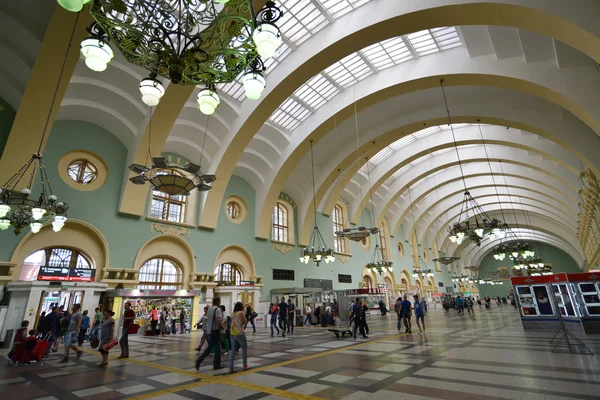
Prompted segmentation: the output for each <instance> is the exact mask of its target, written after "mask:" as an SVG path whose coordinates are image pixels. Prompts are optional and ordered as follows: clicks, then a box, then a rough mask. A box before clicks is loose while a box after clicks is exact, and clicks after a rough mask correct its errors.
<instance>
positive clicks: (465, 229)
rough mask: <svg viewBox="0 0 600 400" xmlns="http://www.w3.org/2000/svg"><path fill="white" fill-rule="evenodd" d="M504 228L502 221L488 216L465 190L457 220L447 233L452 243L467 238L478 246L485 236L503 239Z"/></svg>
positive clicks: (505, 227) (458, 242)
mask: <svg viewBox="0 0 600 400" xmlns="http://www.w3.org/2000/svg"><path fill="white" fill-rule="evenodd" d="M506 229H507V226H506V224H505V223H504V222H502V221H500V220H499V219H496V218H491V217H489V216H488V215H487V214H486V212H485V211H484V210H483V208H481V206H480V205H479V204H477V201H475V199H474V198H473V196H471V193H470V192H469V191H468V190H465V193H464V197H463V201H462V204H461V210H460V214H459V220H458V222H455V223H454V224H452V225H451V226H450V228H449V229H448V233H449V234H450V241H451V242H452V243H456V244H461V243H462V242H463V241H464V239H465V238H469V239H471V240H472V241H473V242H475V243H476V244H477V245H478V246H479V245H481V241H482V240H483V239H484V237H486V236H487V237H488V238H490V239H491V240H494V239H496V238H498V239H503V238H504V237H505V236H506Z"/></svg>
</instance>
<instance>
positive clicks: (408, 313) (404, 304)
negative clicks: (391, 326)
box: [400, 295, 412, 333]
mask: <svg viewBox="0 0 600 400" xmlns="http://www.w3.org/2000/svg"><path fill="white" fill-rule="evenodd" d="M400 312H401V315H400V318H401V319H402V321H403V322H404V327H405V328H406V330H405V331H404V333H412V322H411V321H410V319H411V317H412V305H411V304H410V301H409V300H408V297H407V296H406V295H404V297H403V298H402V301H401V302H400Z"/></svg>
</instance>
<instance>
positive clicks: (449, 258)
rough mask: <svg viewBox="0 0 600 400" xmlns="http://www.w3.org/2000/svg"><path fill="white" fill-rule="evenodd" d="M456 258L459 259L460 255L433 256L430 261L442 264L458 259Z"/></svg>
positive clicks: (448, 263)
mask: <svg viewBox="0 0 600 400" xmlns="http://www.w3.org/2000/svg"><path fill="white" fill-rule="evenodd" d="M458 260H460V257H456V256H443V257H438V258H434V259H433V260H432V261H433V262H439V263H440V264H444V265H450V264H452V263H453V262H454V261H458Z"/></svg>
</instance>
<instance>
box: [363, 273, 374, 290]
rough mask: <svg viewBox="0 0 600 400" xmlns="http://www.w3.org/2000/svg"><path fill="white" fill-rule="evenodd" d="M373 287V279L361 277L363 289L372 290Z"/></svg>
mask: <svg viewBox="0 0 600 400" xmlns="http://www.w3.org/2000/svg"><path fill="white" fill-rule="evenodd" d="M374 286H375V284H374V283H373V278H371V277H370V276H369V275H365V276H363V287H365V288H367V289H373V287H374Z"/></svg>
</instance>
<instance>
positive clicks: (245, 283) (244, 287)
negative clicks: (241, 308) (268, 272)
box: [207, 245, 263, 311]
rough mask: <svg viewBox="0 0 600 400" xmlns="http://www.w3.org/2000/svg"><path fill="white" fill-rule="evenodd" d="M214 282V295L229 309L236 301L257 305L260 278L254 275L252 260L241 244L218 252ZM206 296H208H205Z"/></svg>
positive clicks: (260, 286)
mask: <svg viewBox="0 0 600 400" xmlns="http://www.w3.org/2000/svg"><path fill="white" fill-rule="evenodd" d="M213 274H214V281H215V283H216V287H215V289H214V290H215V296H219V297H220V298H221V304H222V305H224V306H225V308H226V309H227V311H231V310H232V309H233V306H234V305H235V303H237V302H238V301H241V302H242V303H243V304H250V305H252V307H253V308H254V309H256V308H257V307H258V299H259V297H260V290H261V288H262V286H263V284H262V281H260V282H259V281H257V280H258V279H262V278H261V277H257V276H256V268H255V266H254V260H253V258H252V256H251V255H250V253H249V252H248V251H247V250H246V249H245V248H244V247H242V246H239V245H231V246H227V247H225V248H224V249H223V250H221V251H220V252H219V255H218V256H217V258H216V260H215V264H214V268H213ZM207 297H208V296H207Z"/></svg>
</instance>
